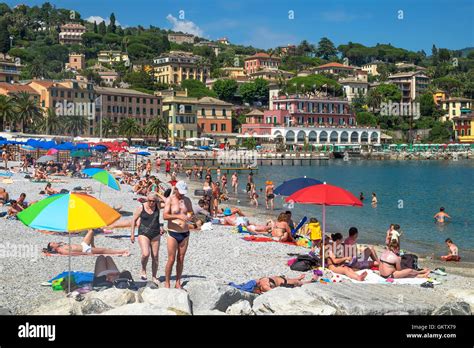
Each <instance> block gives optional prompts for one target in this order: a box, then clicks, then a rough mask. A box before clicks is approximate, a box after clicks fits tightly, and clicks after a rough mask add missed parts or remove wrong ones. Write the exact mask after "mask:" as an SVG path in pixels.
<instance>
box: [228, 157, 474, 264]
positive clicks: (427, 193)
mask: <svg viewBox="0 0 474 348" xmlns="http://www.w3.org/2000/svg"><path fill="white" fill-rule="evenodd" d="M326 162H327V163H323V164H321V165H315V166H311V167H310V166H295V167H294V166H291V165H289V166H261V167H260V168H259V171H258V174H256V175H255V177H254V178H255V182H256V184H257V189H260V188H264V187H265V181H266V180H273V182H274V184H275V185H276V186H277V185H279V184H280V183H282V182H283V181H284V180H288V179H291V178H296V177H301V176H307V177H312V178H315V179H318V180H321V181H326V182H327V183H329V184H333V185H336V186H340V187H343V188H345V189H347V190H349V191H351V192H352V193H353V194H355V195H356V196H357V197H358V196H359V193H360V192H363V193H364V196H365V198H366V200H365V201H364V207H362V208H352V207H328V208H327V209H326V224H327V228H326V230H327V231H329V232H341V233H343V235H347V231H348V229H349V227H351V226H356V227H357V228H358V229H359V238H360V240H361V241H362V242H371V243H378V244H382V243H383V242H384V238H385V233H386V231H387V228H388V226H389V225H390V224H391V223H397V224H399V225H400V226H401V229H402V231H403V239H402V248H405V249H408V250H413V251H417V252H420V253H422V254H431V253H435V254H436V255H439V254H441V253H445V251H446V246H445V244H444V240H445V239H446V238H448V237H449V238H451V239H452V240H453V241H454V242H455V243H456V244H457V245H458V247H459V248H460V249H461V251H463V253H464V255H463V254H461V256H465V258H464V259H466V258H468V259H470V260H474V161H472V160H471V161H468V160H463V161H461V160H460V161H457V162H454V161H365V160H350V161H343V160H330V161H326ZM239 179H240V180H239V181H240V189H241V190H242V189H243V188H244V187H245V184H246V182H247V177H246V175H244V174H241V175H240V178H239ZM229 181H230V176H229ZM372 192H375V193H376V194H377V198H378V206H377V208H372V206H371V204H370V200H371V193H372ZM241 200H242V203H244V204H245V203H246V201H247V199H246V198H244V196H243V198H241ZM259 202H260V204H261V205H262V206H263V207H264V206H265V203H264V199H263V194H262V195H260V198H259ZM275 202H276V208H277V209H286V207H285V206H284V202H283V198H281V197H278V196H277V198H276V199H275ZM441 206H444V207H445V208H446V212H447V213H448V214H449V215H451V217H452V221H451V222H450V223H447V224H445V225H444V226H439V225H437V224H435V223H434V220H433V215H434V214H435V213H436V212H438V211H439V208H440V207H441ZM321 212H322V208H321V207H320V206H312V205H295V207H294V209H293V214H294V215H295V216H296V218H297V219H298V218H301V217H302V216H305V215H306V216H308V217H311V216H315V217H317V218H318V219H319V220H321ZM275 215H276V214H275ZM295 220H296V219H295Z"/></svg>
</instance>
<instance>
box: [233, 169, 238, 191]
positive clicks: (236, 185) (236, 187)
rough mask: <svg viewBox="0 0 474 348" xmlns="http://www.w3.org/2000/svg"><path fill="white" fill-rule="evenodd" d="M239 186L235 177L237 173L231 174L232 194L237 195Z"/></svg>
mask: <svg viewBox="0 0 474 348" xmlns="http://www.w3.org/2000/svg"><path fill="white" fill-rule="evenodd" d="M238 186H239V177H238V176H237V172H234V174H232V189H233V190H234V194H237V192H238Z"/></svg>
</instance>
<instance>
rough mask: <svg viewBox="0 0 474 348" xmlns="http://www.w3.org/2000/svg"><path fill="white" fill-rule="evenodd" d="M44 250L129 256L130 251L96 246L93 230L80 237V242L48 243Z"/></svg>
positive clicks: (77, 254)
mask: <svg viewBox="0 0 474 348" xmlns="http://www.w3.org/2000/svg"><path fill="white" fill-rule="evenodd" d="M45 251H46V252H48V253H51V254H60V255H72V256H80V255H96V254H103V255H122V256H129V255H130V252H129V251H128V250H127V249H120V250H118V249H109V248H97V247H96V246H95V244H94V230H88V231H87V234H86V235H85V236H84V238H83V239H82V242H81V244H66V243H56V242H50V243H48V246H47V248H46V249H45Z"/></svg>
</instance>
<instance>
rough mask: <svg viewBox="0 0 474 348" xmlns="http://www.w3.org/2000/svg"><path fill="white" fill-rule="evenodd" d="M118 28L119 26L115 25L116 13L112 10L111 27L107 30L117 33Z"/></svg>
mask: <svg viewBox="0 0 474 348" xmlns="http://www.w3.org/2000/svg"><path fill="white" fill-rule="evenodd" d="M116 30H117V26H116V25H115V14H114V13H113V12H112V14H111V15H110V23H109V27H108V28H107V32H109V33H115V32H116Z"/></svg>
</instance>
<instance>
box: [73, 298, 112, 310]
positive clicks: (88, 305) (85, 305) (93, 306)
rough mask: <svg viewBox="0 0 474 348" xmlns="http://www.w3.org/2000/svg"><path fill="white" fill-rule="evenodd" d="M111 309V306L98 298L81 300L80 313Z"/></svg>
mask: <svg viewBox="0 0 474 348" xmlns="http://www.w3.org/2000/svg"><path fill="white" fill-rule="evenodd" d="M111 309H112V307H111V306H109V305H108V304H107V303H105V302H103V301H102V300H100V299H98V298H87V299H85V300H84V301H82V302H81V311H82V314H100V313H103V312H107V311H108V310H111Z"/></svg>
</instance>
